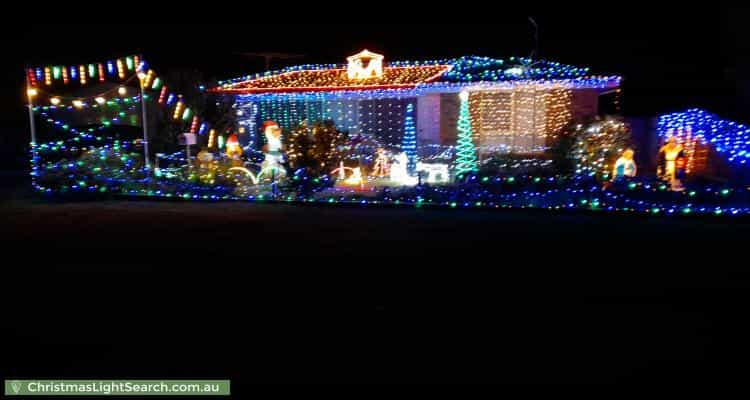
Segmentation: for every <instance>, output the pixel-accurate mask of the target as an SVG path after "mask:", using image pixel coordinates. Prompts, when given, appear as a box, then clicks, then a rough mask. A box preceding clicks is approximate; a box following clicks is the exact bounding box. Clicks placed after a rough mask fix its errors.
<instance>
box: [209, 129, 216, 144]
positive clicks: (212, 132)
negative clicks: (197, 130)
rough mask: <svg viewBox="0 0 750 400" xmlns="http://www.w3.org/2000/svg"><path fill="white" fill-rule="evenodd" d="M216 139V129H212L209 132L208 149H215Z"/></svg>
mask: <svg viewBox="0 0 750 400" xmlns="http://www.w3.org/2000/svg"><path fill="white" fill-rule="evenodd" d="M215 137H216V129H211V130H210V131H209V132H208V147H209V148H211V147H214V138H215Z"/></svg>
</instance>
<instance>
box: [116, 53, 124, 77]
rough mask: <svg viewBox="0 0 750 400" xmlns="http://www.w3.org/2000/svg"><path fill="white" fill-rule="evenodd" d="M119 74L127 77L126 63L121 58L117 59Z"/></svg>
mask: <svg viewBox="0 0 750 400" xmlns="http://www.w3.org/2000/svg"><path fill="white" fill-rule="evenodd" d="M117 75H118V76H119V77H120V79H125V65H124V64H123V63H122V60H121V59H119V58H118V59H117Z"/></svg>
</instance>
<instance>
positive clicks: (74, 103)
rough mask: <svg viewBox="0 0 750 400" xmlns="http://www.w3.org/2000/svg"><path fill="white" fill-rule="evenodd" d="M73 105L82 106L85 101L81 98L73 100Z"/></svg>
mask: <svg viewBox="0 0 750 400" xmlns="http://www.w3.org/2000/svg"><path fill="white" fill-rule="evenodd" d="M73 107H75V108H81V107H83V102H82V101H81V100H73Z"/></svg>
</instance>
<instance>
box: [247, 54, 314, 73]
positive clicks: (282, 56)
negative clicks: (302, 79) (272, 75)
mask: <svg viewBox="0 0 750 400" xmlns="http://www.w3.org/2000/svg"><path fill="white" fill-rule="evenodd" d="M235 54H239V55H243V56H248V57H261V58H264V59H265V60H266V71H269V70H270V69H271V60H272V59H274V58H276V59H280V60H291V59H295V58H303V57H304V56H305V55H304V54H292V53H270V52H267V53H235Z"/></svg>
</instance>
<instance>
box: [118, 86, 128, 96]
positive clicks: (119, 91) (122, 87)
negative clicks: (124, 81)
mask: <svg viewBox="0 0 750 400" xmlns="http://www.w3.org/2000/svg"><path fill="white" fill-rule="evenodd" d="M117 93H118V94H119V95H120V96H125V94H127V93H128V90H127V89H125V86H120V87H119V88H118V89H117Z"/></svg>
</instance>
